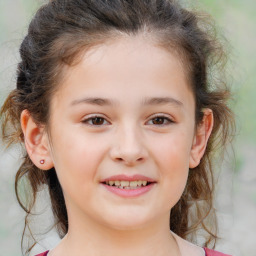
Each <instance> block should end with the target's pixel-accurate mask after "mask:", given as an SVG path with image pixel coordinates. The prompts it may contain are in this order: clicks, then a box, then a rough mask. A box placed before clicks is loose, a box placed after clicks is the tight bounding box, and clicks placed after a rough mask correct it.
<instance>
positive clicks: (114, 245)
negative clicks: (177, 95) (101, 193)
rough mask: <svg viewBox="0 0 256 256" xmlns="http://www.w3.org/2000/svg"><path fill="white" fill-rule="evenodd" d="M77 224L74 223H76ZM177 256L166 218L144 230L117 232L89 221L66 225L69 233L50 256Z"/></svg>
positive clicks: (70, 222)
mask: <svg viewBox="0 0 256 256" xmlns="http://www.w3.org/2000/svg"><path fill="white" fill-rule="evenodd" d="M76 220H77V219H76ZM59 255H62V256H67V255H76V256H84V255H94V256H103V255H104V256H120V255H122V256H130V255H136V256H145V255H147V256H151V255H152V256H156V255H157V256H162V255H163V256H168V255H170V256H179V255H180V254H179V248H178V245H177V243H176V240H175V238H174V237H173V235H172V234H171V232H170V230H169V215H167V216H163V218H161V219H160V218H159V219H158V220H155V221H152V223H150V224H148V225H147V226H145V227H140V228H137V229H129V230H120V229H114V228H109V227H106V226H102V225H100V224H99V223H94V222H93V221H92V220H88V221H84V220H83V222H81V221H74V222H72V221H69V231H68V234H67V235H66V236H65V238H64V239H63V240H62V241H61V243H60V244H59V246H58V247H57V248H56V249H54V250H53V251H52V254H50V255H49V256H59Z"/></svg>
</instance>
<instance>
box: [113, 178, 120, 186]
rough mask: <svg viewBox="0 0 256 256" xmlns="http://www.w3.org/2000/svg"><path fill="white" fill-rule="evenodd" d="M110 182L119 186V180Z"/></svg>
mask: <svg viewBox="0 0 256 256" xmlns="http://www.w3.org/2000/svg"><path fill="white" fill-rule="evenodd" d="M112 182H113V183H114V184H115V186H116V187H117V186H120V181H118V180H116V181H112Z"/></svg>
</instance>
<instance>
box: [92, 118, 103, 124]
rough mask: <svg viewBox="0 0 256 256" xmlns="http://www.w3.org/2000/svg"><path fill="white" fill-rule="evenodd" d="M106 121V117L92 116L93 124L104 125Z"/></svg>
mask: <svg viewBox="0 0 256 256" xmlns="http://www.w3.org/2000/svg"><path fill="white" fill-rule="evenodd" d="M103 123H104V118H102V117H94V118H92V124H93V125H102V124H103Z"/></svg>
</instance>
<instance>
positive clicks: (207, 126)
mask: <svg viewBox="0 0 256 256" xmlns="http://www.w3.org/2000/svg"><path fill="white" fill-rule="evenodd" d="M213 122H214V120H213V113H212V110H211V109H205V110H204V117H203V120H202V122H201V123H200V124H199V125H198V127H197V129H196V133H195V136H194V140H193V144H192V148H191V152H190V160H189V168H190V169H193V168H195V167H197V166H198V165H199V163H200V161H201V158H202V157H203V155H204V152H205V149H206V146H207V142H208V139H209V137H210V135H211V132H212V128H213Z"/></svg>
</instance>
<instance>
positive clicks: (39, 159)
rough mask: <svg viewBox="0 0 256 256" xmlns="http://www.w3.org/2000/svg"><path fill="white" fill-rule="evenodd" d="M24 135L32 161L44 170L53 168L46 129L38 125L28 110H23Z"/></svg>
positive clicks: (22, 126)
mask: <svg viewBox="0 0 256 256" xmlns="http://www.w3.org/2000/svg"><path fill="white" fill-rule="evenodd" d="M20 122H21V128H22V131H23V134H24V143H25V147H26V150H27V152H28V155H29V157H30V159H31V161H32V162H33V163H34V164H35V165H36V166H37V167H38V168H39V169H42V170H49V169H51V168H52V167H53V161H52V158H51V155H50V144H49V140H48V135H47V134H46V133H45V131H44V127H41V126H39V125H38V124H36V123H35V122H34V120H33V118H32V117H31V115H30V113H29V111H28V110H23V111H22V113H21V117H20Z"/></svg>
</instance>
